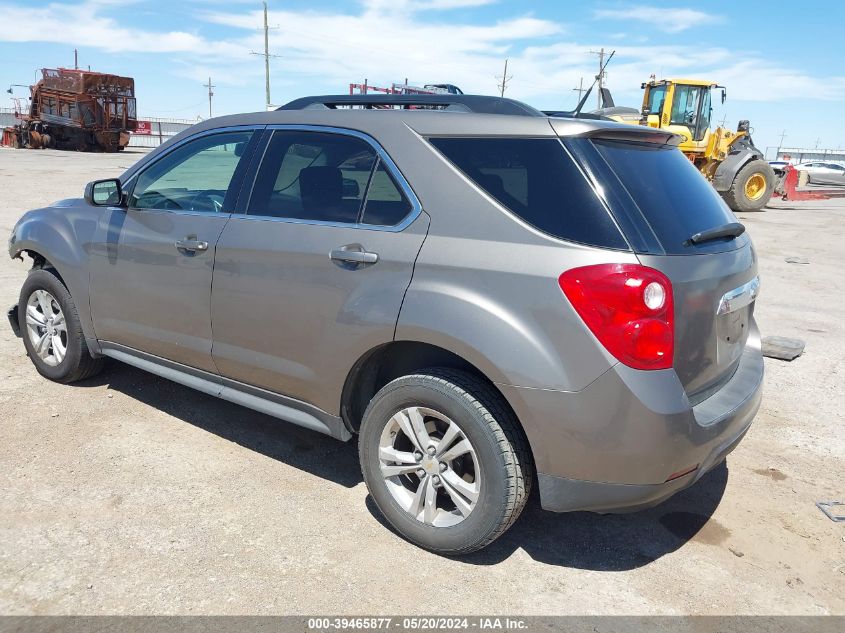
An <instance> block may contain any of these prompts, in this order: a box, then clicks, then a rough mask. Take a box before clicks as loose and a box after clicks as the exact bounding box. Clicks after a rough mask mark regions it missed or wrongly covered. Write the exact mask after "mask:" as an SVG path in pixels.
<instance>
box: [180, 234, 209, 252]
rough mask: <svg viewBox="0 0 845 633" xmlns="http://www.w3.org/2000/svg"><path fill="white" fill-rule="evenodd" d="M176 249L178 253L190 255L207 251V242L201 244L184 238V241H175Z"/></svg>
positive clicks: (195, 240) (199, 241)
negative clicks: (182, 252)
mask: <svg viewBox="0 0 845 633" xmlns="http://www.w3.org/2000/svg"><path fill="white" fill-rule="evenodd" d="M176 248H178V249H179V250H180V251H191V252H192V253H195V252H197V251H207V250H208V242H203V241H202V240H198V239H195V238H194V239H191V238H185V239H184V240H176Z"/></svg>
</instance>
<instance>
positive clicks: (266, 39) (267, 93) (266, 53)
mask: <svg viewBox="0 0 845 633" xmlns="http://www.w3.org/2000/svg"><path fill="white" fill-rule="evenodd" d="M271 28H273V29H277V28H279V27H278V26H273V27H271V26H269V25H268V24H267V3H266V2H264V52H263V53H256V52H255V51H250V54H251V55H263V56H264V104H265V106H266V109H267V110H269V109H270V58H271V57H280V55H271V54H270V29H271Z"/></svg>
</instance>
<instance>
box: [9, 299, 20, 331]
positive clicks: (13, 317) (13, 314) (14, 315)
mask: <svg viewBox="0 0 845 633" xmlns="http://www.w3.org/2000/svg"><path fill="white" fill-rule="evenodd" d="M6 316H8V317H9V325H11V326H12V332H14V333H15V336H17V337H18V338H20V337H21V324H20V322H19V321H18V304H15V305H13V306H12V307H11V308H9V311H8V312H7V313H6Z"/></svg>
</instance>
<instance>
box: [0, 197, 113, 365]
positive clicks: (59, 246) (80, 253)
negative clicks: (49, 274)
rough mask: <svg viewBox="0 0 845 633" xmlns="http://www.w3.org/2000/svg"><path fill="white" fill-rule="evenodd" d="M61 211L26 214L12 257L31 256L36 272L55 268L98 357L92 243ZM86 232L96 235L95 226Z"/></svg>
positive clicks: (12, 242)
mask: <svg viewBox="0 0 845 633" xmlns="http://www.w3.org/2000/svg"><path fill="white" fill-rule="evenodd" d="M61 211H62V210H61V209H58V210H54V209H40V210H37V211H31V212H29V213H28V214H26V215H25V216H24V217H23V218H22V219H21V220H20V221H19V222H18V224H17V225H16V226H15V228H14V229H13V232H12V236H11V239H10V240H9V255H10V256H11V257H12V258H18V259H23V255H27V256H29V257H30V258H31V259H32V261H33V268H36V269H37V268H51V269H53V270H54V271H55V272H56V275H57V276H58V277H59V280H60V281H61V282H62V284H63V285H64V286H65V288H67V290H68V292H69V293H70V295H71V296H72V297H73V298H74V303H75V304H76V309H77V312H78V314H79V320H80V323H81V325H82V330H83V333H84V334H85V338H86V341H87V342H88V345H89V348H90V349H91V351H93V352H95V353H96V352H98V351H99V349H98V347H97V346H96V337H95V334H94V326H93V323H92V321H91V312H90V306H89V303H88V282H89V275H88V255H87V253H86V252H85V247H84V245H83V243H84V242H85V241H90V239H89V240H83V239H81V238H82V236H80V235H79V232H80V228H79V227H76V226H73V225H72V224H71V222H70V221H69V220H68V218H66V217H63V216H62V213H61ZM76 224H79V223H76ZM91 224H92V225H93V224H94V223H93V222H91ZM85 228H86V229H87V231H90V232H93V226H91V227H85Z"/></svg>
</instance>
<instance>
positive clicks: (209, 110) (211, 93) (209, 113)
mask: <svg viewBox="0 0 845 633" xmlns="http://www.w3.org/2000/svg"><path fill="white" fill-rule="evenodd" d="M203 86H205V87H206V88H208V118H209V119H210V118H211V97H213V96H214V93H213V92H212V91H211V89H212V88H216V86H215V85H214V84H213V83H211V77H209V78H208V83H207V84H203Z"/></svg>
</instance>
